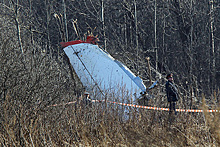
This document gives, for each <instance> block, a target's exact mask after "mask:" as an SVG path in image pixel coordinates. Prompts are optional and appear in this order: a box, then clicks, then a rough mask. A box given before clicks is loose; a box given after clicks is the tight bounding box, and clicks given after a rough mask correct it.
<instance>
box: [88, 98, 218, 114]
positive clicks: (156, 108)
mask: <svg viewBox="0 0 220 147" xmlns="http://www.w3.org/2000/svg"><path fill="white" fill-rule="evenodd" d="M91 101H92V102H105V100H91ZM106 102H107V103H113V104H118V105H123V106H130V107H135V108H143V109H150V110H161V111H169V108H158V107H149V106H140V105H134V104H125V103H118V102H112V101H106ZM176 111H178V112H203V110H196V109H176ZM206 111H207V112H219V110H206Z"/></svg>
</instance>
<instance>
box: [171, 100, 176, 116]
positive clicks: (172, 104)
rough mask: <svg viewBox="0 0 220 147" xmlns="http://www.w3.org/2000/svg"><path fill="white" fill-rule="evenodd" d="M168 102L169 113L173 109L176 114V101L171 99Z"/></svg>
mask: <svg viewBox="0 0 220 147" xmlns="http://www.w3.org/2000/svg"><path fill="white" fill-rule="evenodd" d="M169 103H170V106H169V110H170V113H172V112H173V111H174V112H175V114H176V102H172V101H171V102H169Z"/></svg>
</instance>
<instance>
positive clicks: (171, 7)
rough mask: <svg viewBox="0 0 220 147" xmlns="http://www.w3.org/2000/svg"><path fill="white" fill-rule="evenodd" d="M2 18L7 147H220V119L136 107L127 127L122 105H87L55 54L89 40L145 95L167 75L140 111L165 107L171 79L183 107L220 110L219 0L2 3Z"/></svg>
mask: <svg viewBox="0 0 220 147" xmlns="http://www.w3.org/2000/svg"><path fill="white" fill-rule="evenodd" d="M0 10H1V11H0V28H1V29H0V145H1V146H2V147H7V146H10V147H11V146H118V147H119V146H216V147H217V146H220V123H219V122H220V115H219V113H206V112H205V113H178V114H177V115H176V116H168V112H166V111H154V110H146V109H136V108H132V107H130V110H131V113H130V116H129V120H127V121H123V120H122V118H121V117H120V114H119V113H120V112H119V111H118V106H115V105H114V106H113V105H112V104H105V103H93V104H92V105H84V103H83V102H82V101H81V98H82V95H81V94H82V92H83V91H84V88H83V86H82V84H81V83H80V81H79V80H78V77H77V75H76V74H75V73H74V69H73V68H72V67H71V66H70V64H69V61H68V60H67V57H66V56H65V54H64V52H63V50H62V48H61V47H60V45H59V42H62V41H71V40H78V39H81V40H85V38H86V36H87V35H89V34H91V33H92V34H94V35H98V37H99V39H100V41H101V42H100V43H99V46H100V47H101V48H103V49H104V50H106V51H107V52H109V53H110V54H111V55H112V56H113V57H114V58H116V59H117V60H119V61H121V62H122V63H124V64H125V65H126V66H128V67H129V68H130V69H131V71H132V72H134V73H135V74H136V75H138V76H139V77H141V78H142V79H143V80H144V82H145V85H146V86H150V85H151V84H152V82H153V81H156V80H159V78H160V76H161V79H160V80H159V84H158V86H157V87H156V88H154V89H153V90H151V91H149V93H150V94H151V95H153V97H152V98H151V99H150V100H148V101H147V102H146V101H145V102H140V104H142V105H148V106H156V107H167V102H166V95H165V89H164V84H165V75H166V74H167V73H169V72H172V73H173V74H174V81H175V83H176V84H177V85H178V90H179V94H180V98H181V99H180V101H179V102H178V103H177V107H178V108H182V109H203V110H207V109H217V110H219V109H220V102H219V100H220V91H219V88H220V87H219V86H220V2H219V0H182V1H181V0H0ZM148 57H149V58H148ZM147 59H149V60H147ZM148 63H149V64H150V68H148ZM72 101H73V102H74V101H77V103H72V104H66V103H68V102H72ZM54 104H59V105H57V106H52V105H54Z"/></svg>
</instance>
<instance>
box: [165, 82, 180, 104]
mask: <svg viewBox="0 0 220 147" xmlns="http://www.w3.org/2000/svg"><path fill="white" fill-rule="evenodd" d="M165 86H166V92H167V100H168V102H176V101H178V91H177V88H176V86H175V85H174V84H173V83H172V82H171V81H167V82H166V85H165Z"/></svg>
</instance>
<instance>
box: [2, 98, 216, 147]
mask: <svg viewBox="0 0 220 147" xmlns="http://www.w3.org/2000/svg"><path fill="white" fill-rule="evenodd" d="M201 107H203V109H204V110H205V109H206V105H205V102H203V105H202V106H201ZM218 108H219V107H218ZM28 112H29V111H27V110H25V107H23V106H22V105H17V104H16V103H14V99H13V98H11V97H10V96H9V95H7V99H6V100H5V101H4V105H3V106H2V110H1V114H2V115H1V131H0V141H1V145H2V146H219V145H220V134H219V133H220V123H219V117H220V115H219V113H179V114H178V115H177V116H175V117H174V116H173V117H172V118H171V119H172V121H169V116H168V113H167V112H163V111H154V110H144V109H141V110H139V112H137V110H136V109H133V108H131V114H130V119H129V120H127V121H123V119H122V118H121V117H120V115H119V113H118V110H117V107H115V106H113V105H111V104H109V105H107V106H106V105H105V104H101V103H93V104H92V106H88V105H84V104H83V103H80V102H78V103H77V104H70V105H63V106H57V107H44V108H41V110H37V111H35V110H34V112H33V113H28Z"/></svg>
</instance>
